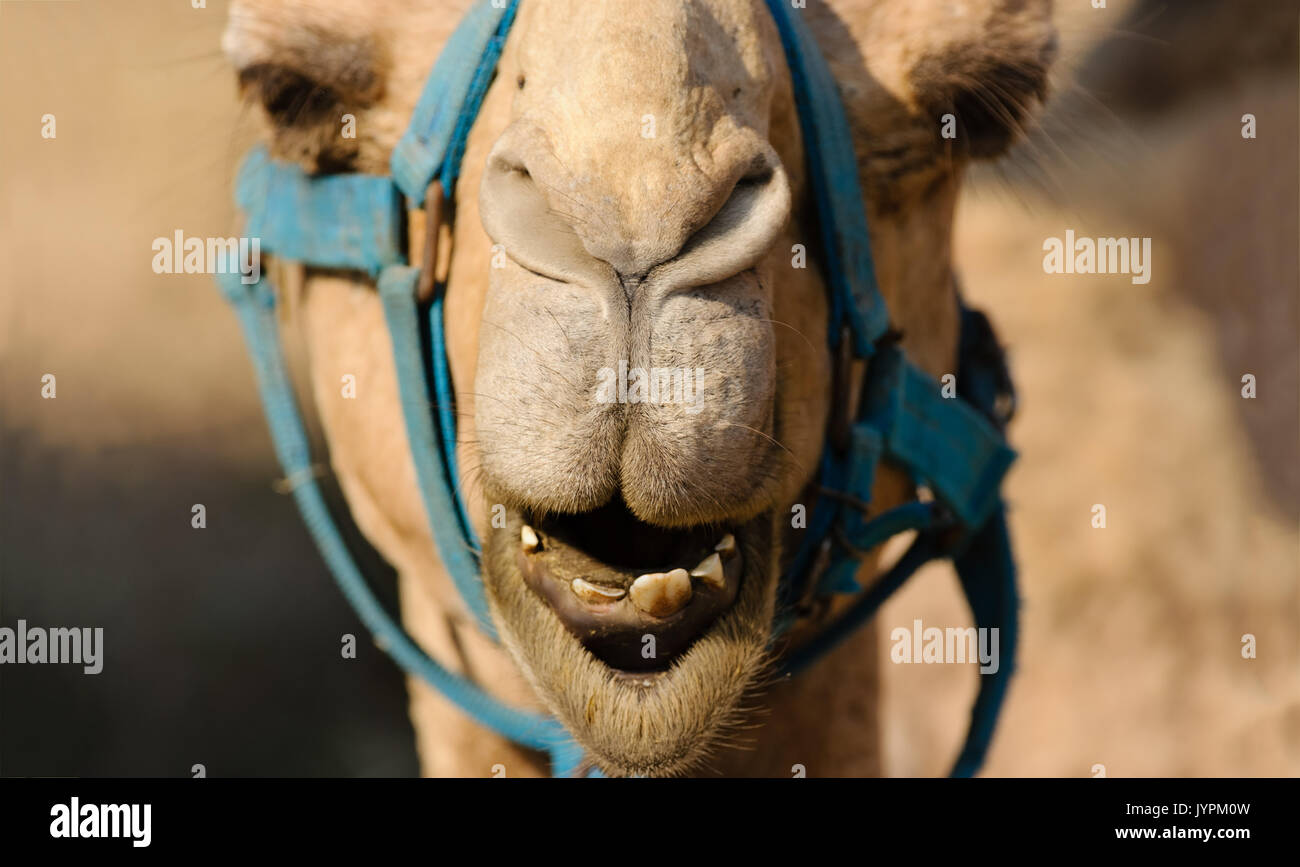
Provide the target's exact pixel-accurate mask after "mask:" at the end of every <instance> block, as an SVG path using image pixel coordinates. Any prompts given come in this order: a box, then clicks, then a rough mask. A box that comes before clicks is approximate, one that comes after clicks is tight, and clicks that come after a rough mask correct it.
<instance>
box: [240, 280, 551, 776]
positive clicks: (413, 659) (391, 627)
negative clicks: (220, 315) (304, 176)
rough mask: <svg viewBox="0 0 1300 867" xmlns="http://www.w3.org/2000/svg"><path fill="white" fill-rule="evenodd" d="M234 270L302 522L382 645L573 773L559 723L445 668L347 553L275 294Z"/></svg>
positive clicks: (477, 715) (468, 708)
mask: <svg viewBox="0 0 1300 867" xmlns="http://www.w3.org/2000/svg"><path fill="white" fill-rule="evenodd" d="M232 272H233V273H231V274H222V275H218V277H217V280H218V283H219V285H220V286H221V288H222V290H223V291H224V292H225V294H226V297H227V298H228V299H229V300H230V302H231V304H232V305H233V306H234V307H235V310H236V312H237V313H238V315H239V321H240V325H241V326H242V329H243V332H244V338H245V341H246V343H247V344H248V349H249V354H250V356H251V357H252V360H253V367H254V370H255V372H256V374H257V384H258V390H259V392H260V393H261V396H262V404H263V408H264V410H265V413H266V418H267V422H268V424H269V425H270V429H271V439H272V442H273V443H274V445H275V452H276V455H277V456H278V458H279V460H280V466H281V468H282V469H283V471H284V474H285V477H286V478H287V479H288V480H289V482H290V483H291V484H292V485H293V497H294V500H295V502H296V503H297V504H298V509H299V511H300V512H301V513H302V517H303V521H304V522H305V523H306V525H307V529H308V531H310V533H311V535H312V538H313V539H314V540H315V542H316V547H317V548H318V549H319V550H320V552H321V555H322V556H323V557H324V558H325V562H326V564H327V565H328V566H329V569H330V572H331V573H332V574H333V575H334V579H335V581H336V582H337V583H338V585H339V589H341V590H342V591H343V595H344V596H345V597H347V600H348V602H349V603H351V605H352V607H353V609H354V610H355V611H356V612H357V615H358V616H359V617H360V618H361V621H362V623H364V624H365V626H366V628H367V629H368V630H370V632H371V634H372V635H373V636H374V637H375V641H376V643H377V644H378V645H379V646H380V647H382V648H383V649H384V650H385V651H386V652H387V653H388V654H389V656H391V657H392V658H393V659H394V660H395V661H396V662H397V663H398V665H400V666H401V667H402V668H403V669H405V670H406V671H407V672H409V673H411V674H413V675H416V676H418V677H420V678H422V679H423V680H425V681H426V682H428V683H429V684H430V685H432V686H433V687H434V688H435V689H437V690H438V691H439V692H441V693H442V694H443V695H444V696H445V697H446V698H447V699H448V700H449V701H451V702H452V703H453V704H455V705H456V706H457V707H459V708H460V709H461V710H463V711H464V712H465V713H467V714H468V715H469V716H471V717H472V718H473V719H475V720H476V721H477V722H479V723H480V724H482V725H484V726H486V727H488V728H490V729H492V730H493V731H495V732H497V733H498V734H500V735H502V736H503V737H506V738H509V739H510V740H512V741H515V742H516V743H519V744H522V745H524V746H526V747H531V748H533V749H538V750H545V751H547V752H549V753H551V755H552V759H553V761H554V762H555V764H556V766H557V767H558V768H560V769H561V770H565V771H569V772H571V771H572V770H573V768H574V767H575V766H576V760H575V759H574V747H573V742H572V739H571V737H570V736H569V734H568V732H567V731H565V729H564V727H563V726H562V725H561V724H560V723H559V722H558V721H557V720H555V719H552V718H551V717H547V716H543V715H540V714H535V713H531V712H527V711H520V710H516V709H514V708H511V707H509V706H508V705H505V704H503V703H502V702H500V701H498V700H497V699H496V698H494V697H492V696H490V695H488V694H487V693H486V692H484V691H483V690H481V689H480V688H479V687H477V686H475V685H474V684H473V683H470V682H469V681H468V680H465V679H464V678H463V677H460V676H459V675H457V674H454V673H452V672H450V671H448V670H447V669H445V668H443V667H442V666H441V665H439V664H438V663H437V662H436V661H434V660H433V659H432V658H430V657H429V655H428V654H426V653H425V652H424V651H423V650H422V649H421V648H420V647H419V646H417V645H416V644H415V642H414V641H412V640H411V638H410V637H409V636H408V635H407V634H406V631H405V630H404V629H402V627H401V626H400V625H399V624H398V623H397V622H396V621H394V620H393V618H392V617H391V616H390V615H389V613H388V612H387V611H386V610H385V609H384V607H383V605H381V604H380V602H379V600H378V599H377V598H376V597H375V595H374V592H373V591H372V590H371V589H370V586H369V585H368V584H367V583H366V581H365V578H364V577H363V576H362V575H361V571H360V569H358V568H357V565H356V562H355V561H354V560H353V558H352V554H351V552H350V551H348V549H347V546H346V544H345V543H344V541H343V537H342V536H341V535H340V533H339V530H338V526H337V524H335V522H334V519H333V517H332V516H331V515H330V513H329V509H328V507H327V506H326V505H325V500H324V497H323V496H322V495H321V491H320V487H319V486H318V484H317V483H316V479H315V475H314V473H313V471H312V466H311V451H310V447H309V444H308V440H307V433H306V430H305V428H304V426H303V423H302V418H301V416H300V415H299V412H298V405H297V402H296V401H295V399H294V396H293V386H292V384H291V383H290V379H289V375H288V371H287V370H286V368H285V364H284V355H283V350H282V349H281V345H280V335H279V326H278V324H277V322H276V314H275V292H274V290H273V289H272V288H271V286H270V283H269V282H268V281H266V280H265V279H262V280H258V281H257V282H256V283H253V284H251V285H245V284H243V283H242V282H241V277H240V274H239V273H238V271H237V269H232Z"/></svg>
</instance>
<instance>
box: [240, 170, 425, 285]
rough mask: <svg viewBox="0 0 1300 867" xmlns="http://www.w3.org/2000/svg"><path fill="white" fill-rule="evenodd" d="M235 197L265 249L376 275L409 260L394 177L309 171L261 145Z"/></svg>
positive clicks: (297, 259) (242, 173)
mask: <svg viewBox="0 0 1300 867" xmlns="http://www.w3.org/2000/svg"><path fill="white" fill-rule="evenodd" d="M235 201H236V202H238V204H239V206H240V208H242V209H243V210H244V212H245V213H246V214H247V215H248V223H247V227H246V228H245V230H244V233H245V234H246V235H247V236H248V237H250V238H260V239H261V244H262V251H263V252H264V253H274V254H275V255H277V256H281V257H283V258H285V259H290V260H293V261H295V262H309V263H311V264H312V265H315V266H317V267H320V268H353V269H357V270H361V271H366V272H368V273H369V274H370V275H371V276H374V275H377V274H378V273H379V272H380V270H382V269H383V268H384V267H386V266H388V265H395V264H397V263H399V262H402V261H404V259H403V256H402V253H401V250H402V197H401V194H400V193H399V192H398V190H397V188H396V187H394V186H393V181H392V179H391V178H383V177H376V176H373V175H353V174H349V175H325V176H322V177H316V178H314V177H309V176H308V175H307V174H305V173H304V172H303V171H302V170H301V169H300V168H298V167H297V166H295V165H292V164H289V163H282V162H278V161H276V160H273V159H271V158H270V156H269V155H268V154H267V151H266V148H265V147H263V146H261V145H259V146H257V147H255V148H253V150H252V151H250V152H249V154H248V156H247V157H246V158H245V159H244V163H243V165H242V166H241V167H240V170H239V180H238V181H237V183H236V187H235Z"/></svg>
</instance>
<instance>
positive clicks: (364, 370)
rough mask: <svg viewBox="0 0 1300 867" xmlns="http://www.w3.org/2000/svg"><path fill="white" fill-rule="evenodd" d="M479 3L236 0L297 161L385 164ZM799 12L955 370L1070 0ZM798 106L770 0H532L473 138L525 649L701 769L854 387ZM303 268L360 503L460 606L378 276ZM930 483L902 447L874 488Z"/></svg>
mask: <svg viewBox="0 0 1300 867" xmlns="http://www.w3.org/2000/svg"><path fill="white" fill-rule="evenodd" d="M468 5H469V4H468V2H467V0H315V2H305V0H236V2H235V3H234V5H233V9H232V15H231V22H230V26H229V28H228V31H227V33H226V37H225V42H224V44H225V48H226V51H227V54H228V55H229V57H230V58H231V60H232V61H233V63H234V64H235V66H236V67H237V69H238V71H239V75H240V80H241V82H242V84H243V86H244V90H245V93H246V94H247V95H248V97H249V98H250V101H252V102H253V103H254V104H255V105H257V106H260V109H261V110H260V112H259V114H260V115H261V116H262V118H263V119H264V121H265V125H264V136H265V138H266V140H267V142H268V143H269V145H270V147H271V149H272V152H273V154H275V155H277V156H279V157H280V158H282V159H288V160H294V161H297V162H299V163H300V164H301V165H302V166H303V167H304V168H306V169H308V170H309V171H313V172H339V171H364V172H369V173H374V174H385V173H387V163H388V156H389V154H390V152H391V149H392V147H393V146H394V144H395V142H396V140H397V138H398V137H399V136H400V134H401V132H402V130H403V128H404V126H405V124H406V121H407V120H408V119H409V116H410V113H411V110H412V108H413V106H414V104H415V102H416V100H417V98H418V95H419V92H420V88H421V85H422V84H423V81H424V79H425V77H426V75H427V74H428V70H429V68H430V66H431V65H432V63H433V61H434V59H435V57H436V55H437V54H438V51H439V49H440V47H441V45H442V44H443V41H444V40H445V39H446V38H447V35H448V34H449V33H450V31H451V29H452V28H453V27H454V25H455V23H456V21H457V20H458V19H459V17H460V15H461V14H462V12H463V11H464V9H465V8H466V7H467V6H468ZM800 14H805V15H807V21H808V23H809V24H810V26H811V27H812V29H813V32H814V34H815V35H816V37H817V39H818V42H819V43H820V45H821V46H822V50H823V52H824V53H825V55H826V56H827V58H828V60H829V61H830V63H831V67H832V70H833V72H834V73H835V75H836V78H837V80H838V81H839V83H840V85H841V89H842V92H843V95H844V98H845V101H846V107H847V109H848V111H849V115H850V120H851V124H852V127H853V132H854V135H855V140H856V146H857V150H858V155H859V166H860V172H861V178H862V182H863V190H864V194H865V197H866V199H867V203H868V218H869V221H870V225H871V230H872V242H873V244H872V245H873V250H874V255H875V257H876V268H877V273H878V276H879V279H880V283H881V289H882V292H883V294H884V296H885V298H886V300H887V302H888V304H889V307H890V311H891V314H892V318H893V324H894V325H895V327H896V328H897V329H899V330H900V331H901V332H902V333H903V335H904V338H903V341H904V342H903V345H904V346H905V348H906V350H907V351H908V352H909V353H910V354H911V356H912V357H913V359H915V360H916V361H917V363H918V364H920V365H921V366H922V367H924V368H926V369H927V370H929V371H930V372H932V373H934V374H935V375H939V374H941V373H943V372H946V371H949V370H951V368H952V365H953V359H954V353H955V346H956V339H957V307H956V303H955V299H954V295H953V292H952V276H951V264H952V263H951V260H950V253H949V250H950V234H951V229H952V216H953V206H954V201H955V196H956V193H957V187H958V182H959V178H960V174H961V170H962V168H963V167H964V166H965V165H966V163H967V162H968V161H969V160H970V159H972V158H978V157H985V156H990V155H994V154H997V153H999V152H1001V151H1002V150H1003V149H1005V148H1006V147H1007V145H1008V144H1009V143H1010V142H1011V141H1013V140H1014V138H1015V137H1016V135H1017V134H1018V133H1019V131H1020V130H1021V127H1022V125H1023V123H1024V122H1025V120H1026V118H1027V115H1028V113H1029V112H1030V111H1032V109H1033V107H1034V106H1035V104H1036V102H1037V101H1038V100H1040V99H1041V97H1042V95H1043V92H1044V87H1045V80H1046V71H1047V67H1048V64H1049V62H1050V59H1051V56H1052V53H1053V51H1054V32H1053V30H1052V27H1051V23H1050V0H826V2H820V0H810V2H809V3H808V8H807V9H805V10H802V11H801V12H800ZM798 111H799V106H798V105H796V104H795V101H794V98H793V96H792V87H791V81H790V74H789V71H788V68H787V65H786V61H785V57H784V54H783V50H782V47H781V44H780V41H779V39H778V35H777V31H776V29H775V25H774V23H773V21H772V20H771V17H770V15H769V13H768V11H767V9H766V6H765V4H764V2H763V0H599V2H596V0H525V2H524V3H523V4H522V7H521V10H520V13H519V18H518V20H517V22H516V24H515V26H514V28H513V30H512V33H511V36H510V39H509V41H508V43H507V45H506V49H505V52H504V54H503V57H502V59H501V63H500V65H499V67H498V74H497V77H496V79H495V81H494V83H493V85H492V87H491V89H490V91H489V93H488V96H487V99H486V101H485V103H484V106H483V110H482V112H481V113H480V115H479V118H478V120H477V122H476V125H475V127H474V131H473V134H472V135H471V138H470V141H469V146H468V148H467V152H466V159H465V163H464V169H463V173H462V175H461V178H460V180H459V183H458V185H457V189H456V201H457V205H456V209H457V210H456V220H455V226H454V238H453V244H452V247H451V249H452V253H451V256H450V263H449V264H448V265H447V267H448V269H449V270H448V277H447V296H446V323H447V331H448V354H449V361H450V366H451V371H452V378H453V384H454V387H455V391H456V399H457V416H458V427H459V443H458V456H459V464H460V470H461V479H460V485H461V492H462V495H463V496H464V497H465V499H466V501H467V503H468V504H469V508H470V511H471V514H472V516H473V518H474V520H475V522H476V527H477V531H478V535H479V537H480V538H481V539H482V542H483V548H484V569H483V580H484V582H485V583H486V586H487V589H488V595H489V598H490V599H491V601H492V608H493V616H494V620H495V622H496V624H497V626H498V630H499V632H500V634H501V637H502V639H503V641H504V643H505V645H506V646H507V647H508V649H509V652H510V655H511V657H512V658H513V661H514V664H515V665H516V666H517V668H518V670H519V671H520V672H521V673H522V675H523V676H524V678H525V679H526V680H527V683H528V684H529V685H530V687H531V690H532V692H533V694H534V695H535V697H536V698H537V700H539V701H540V704H541V705H542V706H544V707H545V708H546V709H547V710H549V711H550V712H552V713H554V714H555V715H557V716H558V717H559V718H560V720H561V721H562V722H563V723H564V724H565V725H566V727H567V728H568V729H569V730H570V731H571V732H572V733H573V734H574V736H575V737H576V739H577V740H578V742H579V743H580V744H581V745H582V746H583V747H584V748H585V749H586V751H587V753H588V755H589V756H591V757H592V759H593V760H594V761H595V762H596V763H597V764H598V765H600V766H601V767H602V768H603V769H605V770H606V771H608V772H614V773H637V774H669V773H679V772H682V771H684V770H688V769H690V768H692V767H695V766H697V765H698V764H699V763H700V762H701V761H702V760H703V759H704V758H705V757H706V756H707V755H708V753H709V751H710V750H711V749H713V748H715V747H717V746H718V744H719V743H720V742H721V741H722V740H723V739H724V738H725V737H726V735H727V734H728V732H730V731H733V727H734V726H735V724H738V723H744V722H745V718H746V714H747V713H749V712H750V711H751V710H752V707H753V706H754V705H755V704H761V696H760V697H758V698H755V696H756V690H757V689H758V688H760V687H761V686H762V684H763V683H764V676H765V673H766V672H767V671H768V669H769V664H770V662H771V654H772V651H773V648H772V647H770V646H769V645H770V643H771V625H772V620H773V614H774V610H773V608H774V596H775V589H776V584H777V580H778V577H779V575H780V573H781V571H782V559H783V555H788V554H789V552H790V551H791V550H792V549H793V547H794V546H795V545H797V542H798V535H797V534H798V532H799V530H798V529H797V528H794V527H792V526H791V524H792V522H791V520H790V519H791V514H792V510H793V509H794V508H795V507H796V506H798V505H804V506H806V507H807V508H808V509H809V510H811V508H812V506H813V504H814V503H815V497H816V494H815V492H813V491H812V490H810V488H809V483H810V480H811V478H812V476H813V474H814V472H815V470H816V468H817V466H818V461H819V456H820V453H821V450H822V448H823V442H824V438H825V433H826V426H827V419H828V415H829V413H830V410H831V401H832V394H831V387H830V384H831V373H830V370H831V360H830V352H829V349H828V347H827V340H826V334H827V316H828V312H827V310H828V308H827V301H826V287H825V285H824V283H823V280H822V278H821V276H820V271H819V267H818V263H817V252H816V250H817V246H816V245H817V234H816V228H815V225H814V223H813V222H812V220H811V209H810V202H809V190H808V184H807V182H806V178H805V170H804V157H803V150H802V143H801V139H800V134H799V128H798V120H797V118H798V114H797V113H798ZM343 115H350V116H352V117H353V118H355V131H356V135H355V137H347V136H344V135H342V134H341V129H342V125H341V122H340V118H341V117H342V116H343ZM945 115H951V116H952V119H951V121H950V122H946V120H945ZM945 126H947V128H948V129H949V131H950V132H955V137H948V136H945V135H944V129H945ZM305 276H306V279H305V281H303V284H302V286H301V287H300V288H299V290H298V295H299V297H298V298H297V300H296V301H295V302H294V309H295V310H296V311H298V313H297V315H300V316H301V319H302V322H303V326H304V334H305V335H306V345H307V348H308V352H309V355H310V358H311V370H312V378H313V382H314V384H315V389H314V394H315V397H316V402H317V405H318V410H319V412H320V414H321V418H322V420H323V424H324V427H325V430H326V433H327V436H328V439H329V442H330V447H331V457H332V462H333V465H334V468H335V470H336V472H337V473H338V476H339V479H340V482H341V484H342V486H343V488H344V491H345V493H346V495H347V497H348V500H349V504H350V506H351V508H352V511H353V514H354V516H355V517H356V519H357V521H358V523H359V524H360V526H361V528H362V529H363V530H364V531H365V532H366V534H367V535H368V537H369V538H370V539H371V540H372V541H373V542H374V543H375V544H376V546H377V547H378V548H379V549H380V550H381V551H382V552H383V553H384V554H385V556H386V557H388V559H389V560H390V561H391V562H393V563H394V564H395V565H396V566H397V567H398V569H399V570H401V571H403V572H404V573H408V574H417V575H419V576H420V578H421V586H422V587H423V590H422V592H426V593H428V594H430V596H431V597H432V598H433V599H435V600H436V603H437V605H438V607H439V608H440V609H441V610H442V611H444V612H446V614H447V616H449V617H451V618H453V619H454V618H463V617H465V615H464V613H463V610H462V607H461V604H460V602H459V600H458V599H457V597H456V596H455V594H454V591H453V590H452V589H451V587H450V584H449V582H448V580H447V579H446V577H445V575H444V574H443V573H442V571H441V570H440V568H439V567H438V564H437V555H436V550H435V548H434V546H433V543H432V540H431V537H430V534H429V530H428V527H427V522H426V519H425V516H424V513H423V510H422V507H421V504H420V499H419V496H418V493H417V491H416V488H415V483H414V476H413V472H412V470H411V465H410V457H409V449H408V446H407V444H406V441H405V434H404V431H403V428H402V424H401V416H400V411H399V408H398V402H397V398H396V388H395V386H394V384H393V373H392V361H391V349H390V347H389V344H388V338H387V334H386V332H385V329H384V324H383V317H382V313H381V312H380V308H379V305H378V302H377V301H376V300H375V298H374V295H373V290H372V289H371V288H370V286H369V284H367V283H366V282H365V280H364V279H363V277H362V276H361V275H355V274H338V273H323V272H318V271H313V270H308V271H307V272H306V275H305ZM345 374H352V375H354V376H355V377H356V381H357V391H358V397H357V399H355V400H350V399H347V398H346V397H343V396H341V395H340V390H339V386H338V383H339V381H340V376H341V375H345ZM908 491H909V488H908V485H907V484H906V483H905V480H903V479H902V478H901V477H899V475H898V474H891V473H888V472H884V473H882V474H881V478H880V479H879V480H878V482H877V489H876V499H875V502H874V503H873V508H874V509H884V508H886V507H888V506H891V505H895V504H897V503H898V502H900V501H901V500H902V498H904V497H905V496H908V495H909V494H908ZM800 634H801V631H800V629H798V628H797V629H796V630H795V632H794V633H793V640H796V641H797V640H798V637H799V635H800Z"/></svg>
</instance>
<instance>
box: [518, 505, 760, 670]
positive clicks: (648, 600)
mask: <svg viewBox="0 0 1300 867" xmlns="http://www.w3.org/2000/svg"><path fill="white" fill-rule="evenodd" d="M737 533H743V529H741V528H731V527H712V526H698V527H691V528H685V529H676V530H668V529H663V528H656V527H650V526H649V525H643V524H641V522H639V521H637V519H636V518H635V517H633V516H631V514H630V513H629V512H627V511H626V508H625V507H624V506H622V504H621V503H620V502H614V503H611V504H609V505H607V506H606V507H603V508H602V509H601V510H596V512H593V513H588V514H586V515H579V516H548V517H546V518H542V519H539V520H534V521H533V522H531V523H530V522H528V521H524V522H523V523H522V524H521V528H520V536H519V543H518V549H517V551H516V552H515V563H516V565H517V566H518V568H519V571H520V574H521V575H522V576H523V579H524V582H525V583H526V584H527V585H528V587H529V588H530V589H532V591H533V592H534V593H536V594H537V595H538V596H540V597H541V598H542V599H543V600H544V601H545V602H546V603H547V604H548V606H549V607H550V608H551V609H552V610H553V611H554V612H555V614H556V616H557V617H558V618H559V620H560V621H561V622H562V623H563V624H564V626H565V628H566V629H568V631H569V632H570V633H571V634H573V636H574V637H575V638H577V639H578V640H579V641H580V642H582V644H583V646H585V647H586V648H587V650H588V651H590V652H591V653H592V654H593V655H595V656H596V657H597V658H598V659H600V660H601V661H602V662H604V663H605V664H606V665H608V666H609V667H611V668H613V669H616V670H622V671H629V672H647V671H655V670H662V669H665V668H666V667H667V666H668V665H669V664H670V663H671V662H672V660H673V659H674V657H676V656H678V655H680V654H681V653H682V652H683V651H684V650H686V649H687V647H689V646H690V644H691V643H692V642H693V641H694V640H695V639H696V638H698V637H699V636H700V635H701V634H702V633H703V632H704V631H705V630H706V629H707V628H708V626H709V625H710V624H711V623H712V622H713V621H714V620H715V619H716V618H717V617H718V615H720V614H721V613H722V612H723V611H725V610H727V608H729V607H730V606H731V604H732V602H734V601H735V598H736V594H737V592H738V590H739V587H740V581H741V575H742V572H743V568H744V564H743V562H742V557H741V554H740V547H739V545H738V544H737V541H736V534H737Z"/></svg>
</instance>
